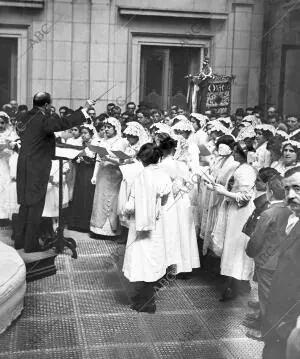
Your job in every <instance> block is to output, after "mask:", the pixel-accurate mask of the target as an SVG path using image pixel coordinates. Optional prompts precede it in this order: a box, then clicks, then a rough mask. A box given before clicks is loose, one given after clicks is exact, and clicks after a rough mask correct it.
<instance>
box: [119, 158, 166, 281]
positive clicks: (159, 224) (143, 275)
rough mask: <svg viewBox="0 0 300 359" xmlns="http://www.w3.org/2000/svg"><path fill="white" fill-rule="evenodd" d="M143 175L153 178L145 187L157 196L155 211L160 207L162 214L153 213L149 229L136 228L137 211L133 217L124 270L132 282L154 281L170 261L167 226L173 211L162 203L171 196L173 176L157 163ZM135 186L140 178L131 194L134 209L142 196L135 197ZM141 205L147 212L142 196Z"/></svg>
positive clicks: (155, 198) (163, 273)
mask: <svg viewBox="0 0 300 359" xmlns="http://www.w3.org/2000/svg"><path fill="white" fill-rule="evenodd" d="M141 175H146V176H148V178H151V179H152V180H151V181H150V183H151V188H150V187H149V188H144V189H142V190H144V191H146V192H148V191H149V194H150V195H151V196H152V198H151V199H152V200H153V199H154V201H156V200H157V202H156V203H157V204H156V206H154V207H155V209H154V211H155V213H158V211H159V212H160V215H159V217H157V216H155V213H154V217H155V220H154V225H153V228H152V229H151V230H147V231H145V230H143V231H137V223H136V218H135V216H136V214H137V213H135V215H133V216H131V217H130V225H129V233H128V240H127V245H126V250H125V256H124V264H123V272H124V275H125V277H126V278H127V279H128V280H129V281H130V282H138V281H142V282H155V281H157V280H159V279H161V278H162V277H163V276H164V275H165V273H166V269H167V268H168V266H169V265H170V264H169V258H168V254H167V248H168V245H167V241H168V240H169V238H166V237H165V233H166V230H167V229H168V227H169V226H170V219H169V218H168V216H169V215H170V213H169V212H168V211H166V210H165V208H164V206H162V207H161V208H160V205H161V201H162V197H166V196H168V195H169V196H172V182H171V180H170V177H169V176H168V175H167V174H166V173H165V172H164V171H162V170H161V169H160V168H159V167H158V166H157V165H149V166H148V167H145V169H144V174H141ZM154 179H155V180H154ZM137 180H138V179H137ZM136 186H137V181H135V182H134V184H133V186H132V188H131V194H130V196H131V197H130V198H131V202H133V207H134V210H136V201H139V200H141V198H135V194H136V193H137V191H138V188H137V187H136ZM153 196H154V198H153ZM141 206H142V207H144V208H145V212H146V211H147V210H146V207H147V206H148V203H145V202H144V201H143V200H141ZM157 218H158V219H157ZM145 228H148V227H145Z"/></svg>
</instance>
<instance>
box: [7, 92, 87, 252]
mask: <svg viewBox="0 0 300 359" xmlns="http://www.w3.org/2000/svg"><path fill="white" fill-rule="evenodd" d="M92 105H94V101H92V100H88V101H87V102H86V104H85V107H84V108H82V109H79V110H77V111H75V112H74V113H73V114H72V115H71V116H69V117H64V118H59V116H58V115H57V114H55V113H52V114H51V96H50V94H49V93H47V92H38V93H37V94H36V95H35V96H34V97H33V108H32V109H31V110H30V111H28V112H27V113H25V114H24V116H22V117H21V118H20V119H19V122H18V124H17V130H18V132H19V136H20V138H21V149H20V152H19V158H18V165H17V196H18V203H19V204H20V209H19V215H18V220H17V223H16V228H15V233H14V239H15V248H16V249H21V248H24V252H27V253H29V252H37V251H40V250H42V248H41V246H40V244H39V227H40V221H41V217H42V213H43V209H44V205H45V197H46V192H47V185H48V181H49V176H50V170H51V160H52V159H53V157H54V155H55V136H54V132H58V131H64V130H67V129H69V128H71V127H74V126H78V125H81V124H82V123H83V122H85V120H86V118H88V114H87V110H88V109H89V108H90V107H91V106H92Z"/></svg>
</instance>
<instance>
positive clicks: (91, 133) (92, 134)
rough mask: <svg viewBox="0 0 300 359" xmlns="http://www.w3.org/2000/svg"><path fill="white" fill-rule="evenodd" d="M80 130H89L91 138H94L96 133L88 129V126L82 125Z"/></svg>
mask: <svg viewBox="0 0 300 359" xmlns="http://www.w3.org/2000/svg"><path fill="white" fill-rule="evenodd" d="M80 130H81V131H82V130H87V131H88V132H89V134H90V135H91V136H94V131H93V130H92V129H91V128H89V127H87V126H84V125H81V126H80Z"/></svg>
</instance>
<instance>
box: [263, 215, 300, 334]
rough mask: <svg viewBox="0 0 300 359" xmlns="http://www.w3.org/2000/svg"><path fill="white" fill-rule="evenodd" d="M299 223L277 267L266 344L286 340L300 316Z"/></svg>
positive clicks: (265, 320) (265, 323)
mask: <svg viewBox="0 0 300 359" xmlns="http://www.w3.org/2000/svg"><path fill="white" fill-rule="evenodd" d="M299 258H300V220H299V221H298V222H297V223H296V225H295V226H294V228H293V229H292V230H291V232H290V234H289V235H288V236H286V238H285V239H284V240H283V242H282V245H281V247H280V254H279V258H278V265H277V268H276V271H275V274H274V277H273V281H272V284H271V288H270V293H269V297H268V304H267V308H266V314H265V316H264V318H263V328H262V329H263V334H264V336H265V341H268V340H269V339H270V338H271V337H275V338H276V337H277V338H280V339H282V340H283V341H286V340H287V338H288V336H289V335H290V333H291V331H292V330H293V329H294V328H295V326H296V321H297V318H298V316H299V315H300V260H299Z"/></svg>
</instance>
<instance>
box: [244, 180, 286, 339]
mask: <svg viewBox="0 0 300 359" xmlns="http://www.w3.org/2000/svg"><path fill="white" fill-rule="evenodd" d="M282 182H283V178H282V177H281V176H280V175H279V174H277V175H275V176H273V177H271V178H269V180H268V183H267V193H266V197H267V199H268V201H269V208H268V209H266V210H265V211H263V212H262V213H261V215H260V217H259V219H258V221H257V224H256V228H255V230H254V232H253V233H252V234H251V236H250V240H249V242H248V245H247V249H246V253H247V255H248V256H249V257H250V258H254V262H255V269H256V278H257V282H258V298H259V307H260V308H259V309H260V316H259V318H258V319H256V320H255V317H250V316H248V319H249V320H248V321H245V322H244V325H246V326H247V327H249V328H250V329H259V330H260V329H261V328H260V325H261V317H263V316H264V315H265V310H266V305H267V300H268V295H269V291H270V287H271V282H272V278H273V275H274V273H275V270H276V267H277V261H278V255H279V248H280V245H281V242H282V241H283V240H284V237H285V236H284V231H285V228H286V225H287V222H288V218H289V216H290V214H291V210H290V209H289V208H288V207H287V206H286V204H285V203H284V195H285V193H284V188H283V183H282ZM251 318H253V320H250V319H251ZM247 336H250V337H251V338H254V339H260V338H259V337H257V336H256V335H255V334H254V333H252V332H248V333H247Z"/></svg>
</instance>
